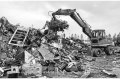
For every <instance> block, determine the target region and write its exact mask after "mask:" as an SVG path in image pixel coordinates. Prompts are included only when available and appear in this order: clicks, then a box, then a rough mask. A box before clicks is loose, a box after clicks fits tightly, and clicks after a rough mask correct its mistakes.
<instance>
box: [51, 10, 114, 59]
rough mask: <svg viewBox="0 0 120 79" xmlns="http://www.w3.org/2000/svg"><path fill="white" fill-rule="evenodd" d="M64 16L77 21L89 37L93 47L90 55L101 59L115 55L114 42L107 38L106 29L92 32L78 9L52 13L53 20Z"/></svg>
mask: <svg viewBox="0 0 120 79" xmlns="http://www.w3.org/2000/svg"><path fill="white" fill-rule="evenodd" d="M60 15H64V16H70V17H71V18H72V19H73V20H75V21H76V22H77V23H78V25H79V26H80V27H82V31H83V32H84V33H85V34H86V35H87V36H88V37H89V39H90V42H91V45H90V47H89V48H90V51H89V53H90V54H91V55H92V56H94V57H99V56H101V55H103V52H104V54H106V55H111V54H113V53H114V50H113V41H112V39H109V38H107V37H106V33H105V30H104V29H97V30H92V29H91V28H90V25H88V24H87V23H86V22H85V21H84V20H83V19H82V18H81V16H80V15H79V13H77V11H76V9H58V10H57V11H56V12H53V13H52V18H53V19H54V20H57V16H60Z"/></svg>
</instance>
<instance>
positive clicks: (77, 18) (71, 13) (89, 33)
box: [52, 9, 92, 38]
mask: <svg viewBox="0 0 120 79" xmlns="http://www.w3.org/2000/svg"><path fill="white" fill-rule="evenodd" d="M56 15H69V16H70V17H71V18H72V19H74V20H75V21H76V22H77V23H78V24H79V25H80V26H81V27H82V30H83V32H84V33H85V34H86V35H87V36H88V37H89V38H92V30H91V29H90V27H89V25H88V24H87V23H86V22H85V21H84V20H83V19H82V18H81V17H80V15H79V14H78V13H77V12H76V9H59V10H58V11H56V12H53V13H52V16H53V19H54V20H56Z"/></svg>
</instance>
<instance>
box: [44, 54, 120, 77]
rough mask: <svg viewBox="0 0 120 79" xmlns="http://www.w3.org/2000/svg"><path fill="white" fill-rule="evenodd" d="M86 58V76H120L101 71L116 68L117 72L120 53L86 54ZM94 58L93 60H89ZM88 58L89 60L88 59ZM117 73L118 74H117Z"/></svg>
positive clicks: (52, 74) (64, 74) (59, 74)
mask: <svg viewBox="0 0 120 79" xmlns="http://www.w3.org/2000/svg"><path fill="white" fill-rule="evenodd" d="M86 59H87V60H84V61H83V62H84V65H85V66H84V68H86V70H87V72H90V73H88V74H89V75H88V76H87V78H116V77H117V78H119V77H120V76H111V75H108V74H106V73H104V72H103V70H112V69H113V68H118V71H117V73H120V72H119V69H120V54H116V55H110V56H102V57H90V56H86ZM91 59H94V61H91ZM89 60H90V61H89ZM83 74H84V71H83V72H66V71H64V72H47V73H44V74H43V75H44V76H47V77H50V78H80V77H81V76H82V75H83ZM118 75H119V74H118Z"/></svg>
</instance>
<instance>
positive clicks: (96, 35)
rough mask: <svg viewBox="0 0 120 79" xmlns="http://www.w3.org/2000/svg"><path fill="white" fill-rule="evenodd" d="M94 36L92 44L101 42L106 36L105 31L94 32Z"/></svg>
mask: <svg viewBox="0 0 120 79" xmlns="http://www.w3.org/2000/svg"><path fill="white" fill-rule="evenodd" d="M92 35H93V37H92V38H91V42H92V43H98V42H99V41H100V40H102V39H104V38H105V36H106V34H105V30H93V31H92Z"/></svg>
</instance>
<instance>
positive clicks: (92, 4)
mask: <svg viewBox="0 0 120 79" xmlns="http://www.w3.org/2000/svg"><path fill="white" fill-rule="evenodd" d="M59 8H63V9H67V8H68V9H76V10H77V12H78V13H79V14H80V16H81V17H82V18H83V19H84V20H85V21H86V22H87V23H88V24H89V25H91V28H92V29H105V30H106V33H107V34H109V33H110V34H112V35H113V34H114V33H117V34H118V33H119V32H120V29H119V27H120V1H50V2H49V1H16V2H15V1H10V2H9V1H0V17H2V16H5V17H6V18H7V19H8V20H9V22H10V23H11V24H17V23H19V24H20V25H22V26H24V27H31V26H32V25H33V26H34V27H35V28H42V27H43V26H44V24H45V22H46V20H50V18H51V16H50V13H49V15H48V12H49V11H56V10H58V9H59ZM60 18H62V19H64V20H66V21H68V23H69V25H70V28H69V29H68V31H66V33H67V34H69V33H70V34H71V33H76V34H83V33H82V28H81V27H80V26H79V25H78V24H77V23H76V22H75V21H74V20H72V19H71V18H70V17H69V16H67V17H65V16H61V17H60Z"/></svg>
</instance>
